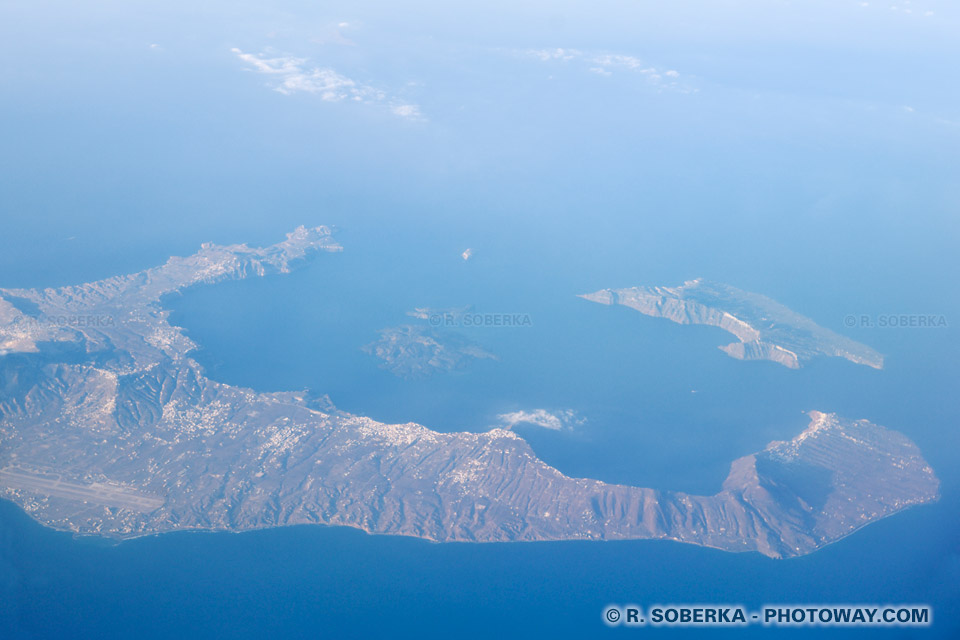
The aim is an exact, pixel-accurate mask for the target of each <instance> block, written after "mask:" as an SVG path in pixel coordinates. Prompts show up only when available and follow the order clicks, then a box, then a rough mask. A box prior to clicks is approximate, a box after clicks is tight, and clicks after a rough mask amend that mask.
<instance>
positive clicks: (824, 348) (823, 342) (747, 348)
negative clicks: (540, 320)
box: [580, 279, 883, 369]
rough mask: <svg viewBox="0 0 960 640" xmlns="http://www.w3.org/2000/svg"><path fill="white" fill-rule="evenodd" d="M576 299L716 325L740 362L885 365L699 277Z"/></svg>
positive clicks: (766, 301)
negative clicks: (828, 359)
mask: <svg viewBox="0 0 960 640" xmlns="http://www.w3.org/2000/svg"><path fill="white" fill-rule="evenodd" d="M580 297H581V298H585V299H587V300H590V301H592V302H599V303H600V304H606V305H614V304H620V305H623V306H626V307H630V308H631V309H636V310H637V311H639V312H640V313H642V314H644V315H648V316H652V317H654V318H666V319H667V320H671V321H673V322H676V323H677V324H702V325H709V326H712V327H719V328H721V329H723V330H724V331H726V332H728V333H730V334H732V335H733V336H734V337H735V338H737V342H732V343H730V344H728V345H726V346H722V347H720V349H721V350H723V351H724V352H725V353H726V354H727V355H729V356H731V357H733V358H737V359H738V360H770V361H772V362H776V363H778V364H782V365H783V366H785V367H789V368H791V369H799V368H800V366H801V364H802V363H803V362H805V361H807V360H810V359H811V358H814V357H816V356H834V357H838V358H845V359H846V360H849V361H850V362H854V363H857V364H864V365H867V366H868V367H873V368H874V369H882V368H883V356H881V355H880V354H879V353H877V352H876V351H874V350H873V349H871V348H870V347H868V346H866V345H864V344H860V343H859V342H855V341H853V340H850V339H849V338H845V337H843V336H841V335H839V334H836V333H834V332H833V331H830V330H829V329H825V328H823V327H821V326H819V325H818V324H817V323H815V322H814V321H813V320H811V319H809V318H806V317H804V316H802V315H800V314H798V313H795V312H794V311H791V310H790V309H788V308H787V307H785V306H784V305H782V304H780V303H779V302H776V301H775V300H771V299H770V298H768V297H766V296H762V295H760V294H758V293H751V292H749V291H743V290H742V289H737V288H736V287H731V286H730V285H726V284H721V283H718V282H710V281H707V280H703V279H697V280H689V281H687V282H684V283H683V284H682V285H680V286H679V287H632V288H629V289H602V290H600V291H596V292H594V293H588V294H584V295H581V296H580Z"/></svg>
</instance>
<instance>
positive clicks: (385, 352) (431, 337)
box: [363, 324, 497, 380]
mask: <svg viewBox="0 0 960 640" xmlns="http://www.w3.org/2000/svg"><path fill="white" fill-rule="evenodd" d="M379 333H380V338H379V339H378V340H377V341H376V342H371V343H370V344H368V345H364V347H363V351H364V353H368V354H370V355H372V356H376V357H377V358H379V359H380V360H382V361H383V362H382V364H381V365H380V366H381V368H383V369H386V370H387V371H389V372H390V373H392V374H393V375H395V376H397V377H399V378H406V379H408V380H414V379H418V378H426V377H429V376H431V375H433V374H435V373H451V372H455V371H462V370H463V369H466V368H467V366H468V364H469V363H470V362H471V361H473V360H496V359H497V356H495V355H493V354H492V353H489V352H488V351H485V350H484V349H483V348H482V347H481V346H480V345H478V344H476V343H474V342H473V341H471V340H469V339H468V338H466V337H465V336H463V335H461V334H459V333H456V332H453V331H441V330H439V329H434V328H432V327H424V326H420V325H412V324H405V325H401V326H399V327H390V328H388V329H381V330H380V331H379Z"/></svg>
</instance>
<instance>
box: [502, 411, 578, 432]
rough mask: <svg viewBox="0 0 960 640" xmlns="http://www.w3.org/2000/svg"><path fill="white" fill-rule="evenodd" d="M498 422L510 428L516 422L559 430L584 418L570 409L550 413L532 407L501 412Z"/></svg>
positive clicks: (570, 426) (576, 423)
mask: <svg viewBox="0 0 960 640" xmlns="http://www.w3.org/2000/svg"><path fill="white" fill-rule="evenodd" d="M497 419H498V420H499V421H500V424H501V425H502V426H503V427H504V428H506V429H512V428H513V427H515V426H517V425H518V424H530V425H534V426H536V427H543V428H544V429H552V430H554V431H560V430H562V429H570V428H573V427H574V426H577V425H581V424H583V423H584V422H586V420H584V419H583V418H580V417H578V416H577V413H576V412H575V411H573V410H571V409H565V410H563V411H556V412H554V413H551V412H549V411H547V410H546V409H534V410H533V411H514V412H512V413H501V414H500V415H498V416H497Z"/></svg>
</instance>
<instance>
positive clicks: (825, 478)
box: [0, 227, 939, 558]
mask: <svg viewBox="0 0 960 640" xmlns="http://www.w3.org/2000/svg"><path fill="white" fill-rule="evenodd" d="M339 250H340V246H339V245H338V244H337V243H336V242H335V241H334V240H333V238H332V237H331V234H330V231H329V230H328V229H326V228H324V227H318V228H315V229H307V228H303V227H301V228H299V229H297V230H296V231H294V232H293V233H291V234H289V235H288V237H287V239H286V240H284V241H283V242H280V243H279V244H276V245H274V246H271V247H266V248H262V249H254V248H250V247H247V246H246V245H234V246H226V247H225V246H217V245H212V244H206V245H203V247H202V248H201V250H200V251H199V252H197V253H196V254H194V255H192V256H189V257H186V258H171V259H170V260H169V261H168V262H167V263H166V264H164V265H162V266H160V267H157V268H154V269H148V270H146V271H143V272H140V273H136V274H133V275H128V276H120V277H115V278H109V279H107V280H102V281H98V282H91V283H87V284H82V285H76V286H68V287H62V288H56V289H42V290H40V289H0V353H2V354H3V355H0V496H2V497H4V498H6V499H8V500H11V501H13V502H15V503H16V504H18V505H20V506H21V507H22V508H23V509H24V510H26V511H27V512H28V513H29V514H30V515H31V516H32V517H33V518H35V519H36V520H38V521H39V522H41V523H43V524H45V525H48V526H51V527H55V528H57V529H62V530H67V531H73V532H77V533H80V534H96V535H102V536H109V537H114V538H129V537H135V536H143V535H149V534H156V533H162V532H167V531H180V530H224V531H243V530H249V529H257V528H263V527H276V526H283V525H294V524H306V523H314V524H325V525H345V526H351V527H357V528H360V529H363V530H365V531H368V532H371V533H381V534H399V535H408V536H416V537H419V538H424V539H428V540H433V541H441V542H442V541H472V542H506V541H519V540H566V539H583V540H615V539H631V538H651V539H664V540H676V541H680V542H687V543H692V544H697V545H703V546H708V547H715V548H718V549H724V550H728V551H758V552H760V553H763V554H765V555H767V556H771V557H776V558H781V557H790V556H797V555H802V554H806V553H810V552H811V551H814V550H816V549H818V548H820V547H822V546H824V545H826V544H829V543H831V542H833V541H835V540H838V539H840V538H842V537H844V536H846V535H848V534H850V533H851V532H853V531H855V530H856V529H858V528H860V527H862V526H864V525H866V524H868V523H870V522H873V521H875V520H877V519H879V518H882V517H884V516H888V515H890V514H893V513H895V512H897V511H900V510H902V509H905V508H907V507H909V506H911V505H917V504H921V503H924V502H928V501H931V500H934V499H936V498H937V496H938V491H939V483H938V480H937V478H936V477H935V475H934V472H933V470H932V469H931V468H930V467H929V466H928V465H927V463H926V462H925V461H924V459H923V457H922V456H921V454H920V451H919V450H918V449H917V447H916V446H915V445H914V444H913V443H912V442H910V441H909V440H908V439H907V438H906V437H904V436H903V435H901V434H899V433H897V432H896V431H892V430H889V429H886V428H884V427H881V426H878V425H875V424H872V423H870V422H868V421H866V420H846V419H843V418H840V417H838V416H836V415H832V414H827V413H818V412H812V413H811V414H810V423H809V427H808V428H807V429H806V430H805V431H804V432H803V433H801V434H800V435H798V436H797V437H795V438H793V439H792V440H789V441H785V442H774V443H772V444H770V445H769V446H768V447H767V448H766V449H765V450H763V451H761V452H759V453H755V454H752V455H747V456H745V457H742V458H740V459H738V460H736V461H734V462H733V464H732V466H731V470H730V474H729V477H728V478H727V480H726V482H724V484H723V486H722V487H721V488H720V489H719V491H718V492H717V493H716V494H714V495H711V496H698V495H689V494H685V493H680V492H671V491H662V490H656V489H649V488H641V487H632V486H624V485H614V484H608V483H604V482H600V481H598V480H591V479H586V478H571V477H568V476H565V475H564V474H562V473H560V472H559V471H558V470H557V469H554V468H552V467H550V466H549V465H547V464H546V463H544V462H543V461H542V460H540V459H538V458H537V456H536V455H535V454H534V452H533V450H532V449H531V447H530V446H529V445H528V444H527V442H526V441H524V440H523V439H522V438H520V437H519V436H518V435H517V434H516V433H514V432H512V431H510V430H506V429H492V430H490V431H488V432H485V433H439V432H436V431H432V430H430V429H428V428H426V427H424V426H421V425H418V424H413V423H407V424H383V423H380V422H377V421H375V420H372V419H370V418H367V417H364V416H359V415H353V414H350V413H347V412H343V411H339V410H337V409H336V408H335V407H334V406H333V405H331V404H330V403H329V402H323V401H318V400H316V399H315V398H313V397H311V396H310V395H309V394H307V393H302V392H301V393H297V392H282V393H259V392H255V391H253V390H250V389H245V388H241V387H236V386H231V385H227V384H223V383H220V382H217V381H215V380H211V379H209V378H208V377H207V376H206V375H205V373H204V371H203V369H202V368H201V367H200V366H199V364H198V363H197V362H196V361H195V360H193V359H192V358H191V357H190V352H191V351H193V350H194V349H195V346H196V345H194V343H193V342H192V341H191V340H190V339H189V338H188V337H187V336H186V335H184V333H183V332H182V331H181V329H180V328H178V327H176V326H173V325H171V324H170V323H169V321H168V315H169V314H168V312H167V311H166V310H165V309H164V308H163V304H162V300H163V297H164V296H165V295H167V294H170V293H173V292H176V291H179V290H182V289H184V288H186V287H190V286H196V285H201V284H204V283H212V282H216V281H219V280H224V279H229V278H244V277H251V276H263V275H267V274H271V273H285V272H287V271H288V270H289V269H290V268H292V266H293V265H294V263H296V262H297V261H298V260H301V259H303V258H304V257H306V256H307V255H309V254H313V253H316V252H319V251H339Z"/></svg>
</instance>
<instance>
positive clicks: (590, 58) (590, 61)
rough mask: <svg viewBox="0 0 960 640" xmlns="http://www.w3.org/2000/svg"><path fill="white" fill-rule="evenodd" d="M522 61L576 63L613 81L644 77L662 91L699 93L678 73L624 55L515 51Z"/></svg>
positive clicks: (562, 49)
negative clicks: (621, 75)
mask: <svg viewBox="0 0 960 640" xmlns="http://www.w3.org/2000/svg"><path fill="white" fill-rule="evenodd" d="M514 53H515V54H518V55H520V56H522V57H526V58H533V59H535V60H539V61H540V62H546V63H557V62H562V63H572V64H577V63H579V64H581V65H585V67H586V70H587V71H589V72H590V73H594V74H596V75H599V76H605V77H609V76H612V75H614V73H615V72H618V71H623V72H629V73H635V74H638V75H641V76H643V77H644V78H645V79H646V80H647V81H648V82H649V83H650V84H653V85H656V86H657V87H658V88H660V89H671V90H675V91H680V92H683V93H690V92H691V91H695V90H694V89H691V88H690V87H688V86H686V85H683V84H681V83H680V82H679V81H678V78H679V77H680V73H679V72H678V71H676V70H675V69H670V70H668V71H663V72H661V71H660V70H658V69H657V68H656V67H654V66H651V65H649V64H647V63H646V62H644V61H643V60H641V59H640V58H637V57H635V56H630V55H626V54H622V53H607V52H604V53H598V52H589V51H581V50H580V49H564V48H557V49H523V50H519V51H514Z"/></svg>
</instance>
